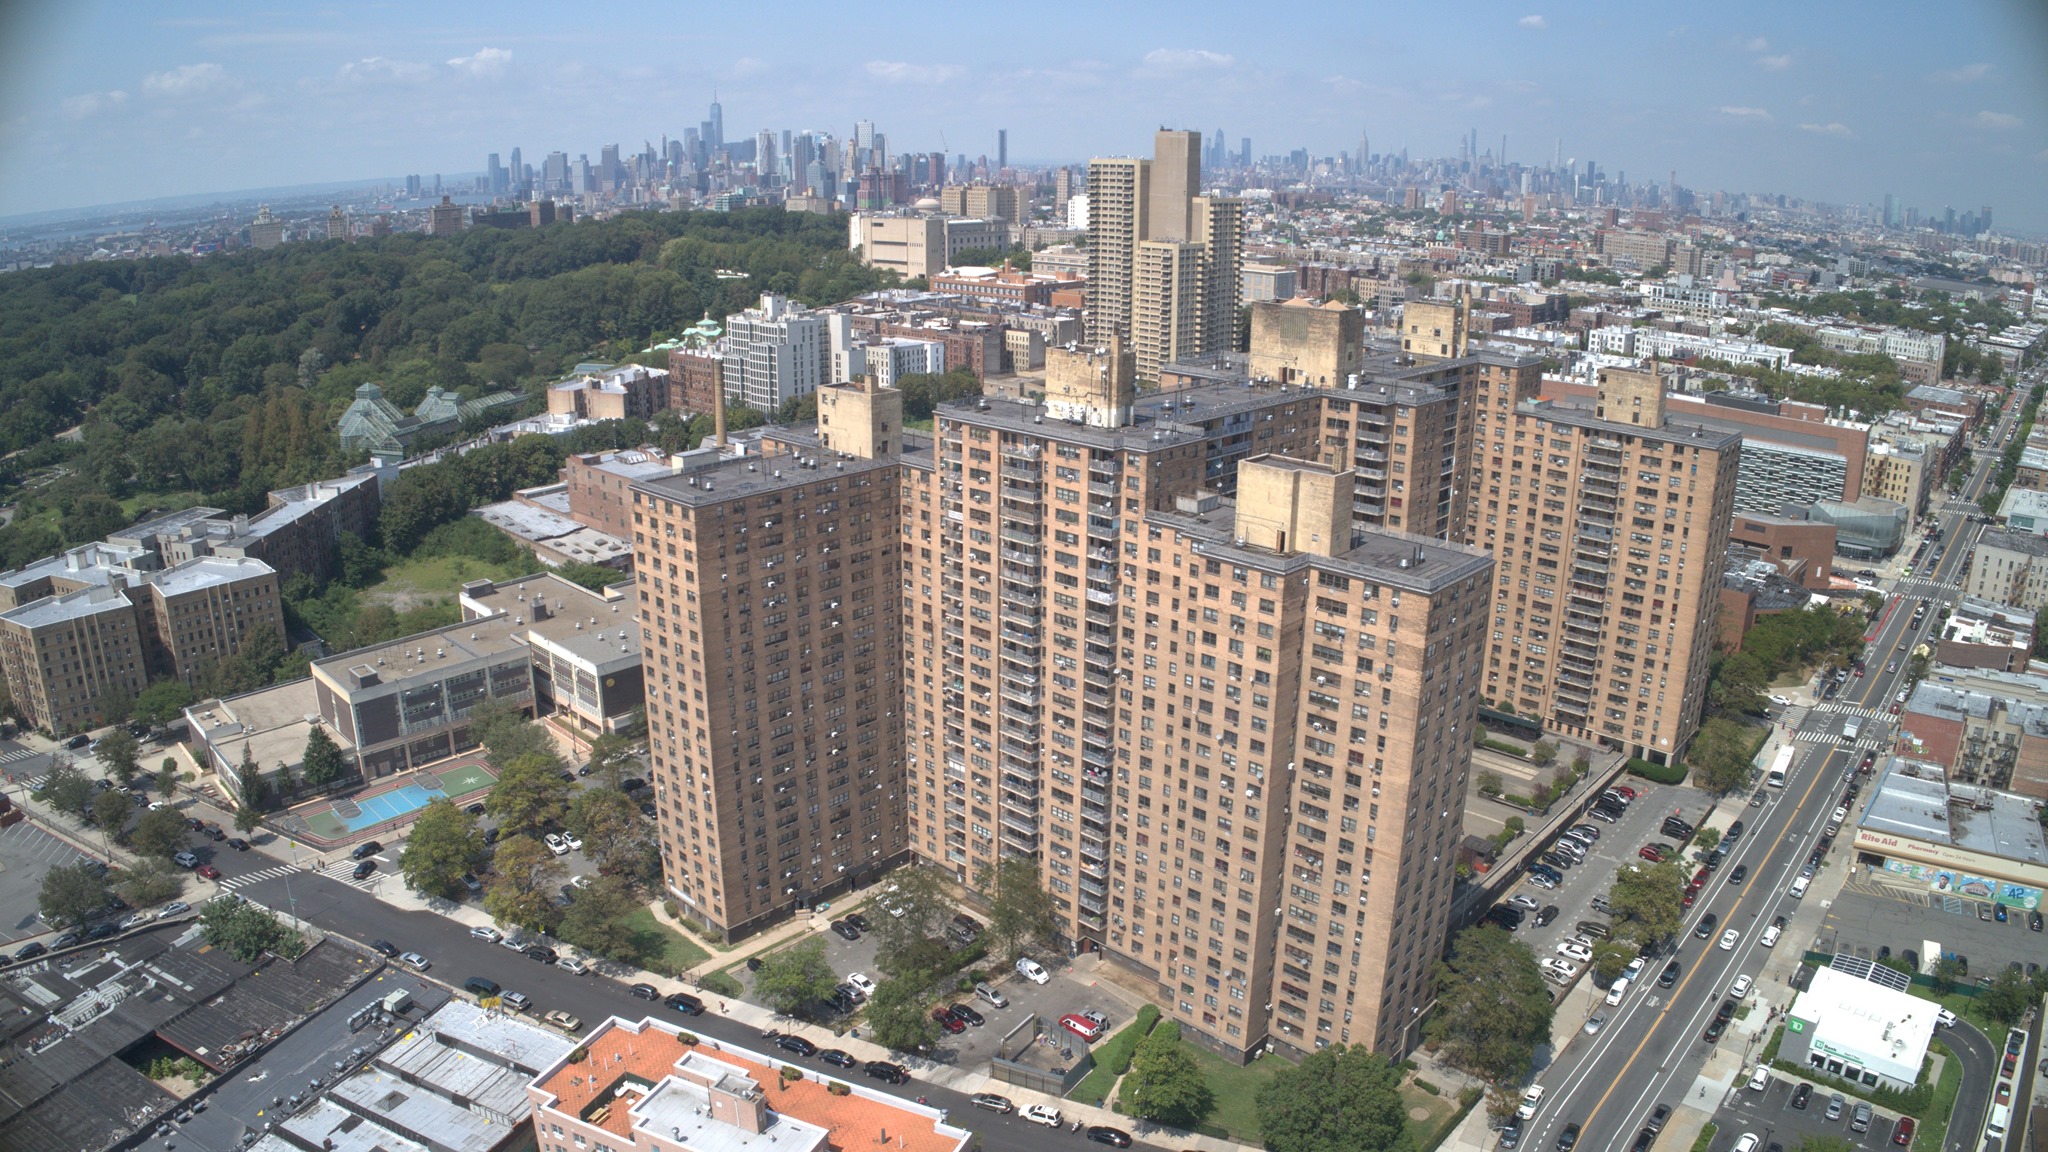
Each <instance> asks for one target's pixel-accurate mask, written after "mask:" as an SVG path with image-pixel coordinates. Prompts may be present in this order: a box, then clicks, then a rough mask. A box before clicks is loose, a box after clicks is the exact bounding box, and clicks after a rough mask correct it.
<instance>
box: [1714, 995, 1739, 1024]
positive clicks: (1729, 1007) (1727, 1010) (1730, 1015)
mask: <svg viewBox="0 0 2048 1152" xmlns="http://www.w3.org/2000/svg"><path fill="white" fill-rule="evenodd" d="M1734 1018H1735V1001H1733V1000H1723V1001H1721V1006H1720V1007H1719V1008H1716V1009H1714V1019H1716V1020H1732V1019H1734Z"/></svg>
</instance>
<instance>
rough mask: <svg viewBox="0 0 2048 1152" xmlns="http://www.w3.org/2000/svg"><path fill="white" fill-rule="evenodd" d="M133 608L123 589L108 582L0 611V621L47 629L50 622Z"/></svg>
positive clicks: (61, 622) (78, 618) (125, 610)
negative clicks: (8, 610) (107, 583)
mask: <svg viewBox="0 0 2048 1152" xmlns="http://www.w3.org/2000/svg"><path fill="white" fill-rule="evenodd" d="M134 610H135V607H134V604H133V602H132V601H130V600H129V599H128V593H127V591H126V590H124V589H121V588H115V587H113V586H112V585H98V586H95V587H91V588H80V589H79V590H78V591H76V592H65V593H62V594H60V595H56V596H45V597H43V598H42V599H40V600H31V601H29V602H28V603H26V604H24V605H22V606H21V607H19V608H16V609H14V610H13V611H11V612H5V613H0V620H5V621H7V622H8V623H10V624H18V625H20V626H21V627H23V628H47V627H49V626H50V625H52V624H63V623H66V622H68V621H72V620H84V619H87V618H88V617H92V616H98V615H101V614H103V613H109V612H133V611H134Z"/></svg>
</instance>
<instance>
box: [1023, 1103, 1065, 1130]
mask: <svg viewBox="0 0 2048 1152" xmlns="http://www.w3.org/2000/svg"><path fill="white" fill-rule="evenodd" d="M1022 1115H1023V1117H1024V1119H1026V1120H1029V1121H1031V1122H1032V1123H1033V1124H1043V1125H1045V1126H1046V1127H1047V1128H1057V1127H1059V1126H1060V1123H1061V1121H1060V1110H1059V1109H1057V1108H1055V1107H1053V1106H1052V1105H1050V1104H1026V1105H1025V1106H1024V1111H1023V1113H1022Z"/></svg>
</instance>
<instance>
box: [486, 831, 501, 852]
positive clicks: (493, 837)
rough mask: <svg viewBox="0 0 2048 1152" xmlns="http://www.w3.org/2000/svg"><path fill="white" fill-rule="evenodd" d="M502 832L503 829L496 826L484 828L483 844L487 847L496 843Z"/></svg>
mask: <svg viewBox="0 0 2048 1152" xmlns="http://www.w3.org/2000/svg"><path fill="white" fill-rule="evenodd" d="M504 834H505V833H504V832H503V831H501V830H499V829H497V828H486V829H484V846H485V847H486V848H488V847H490V846H491V845H493V844H496V843H497V842H498V839H499V837H501V836H503V835H504Z"/></svg>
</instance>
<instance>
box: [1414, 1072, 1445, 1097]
mask: <svg viewBox="0 0 2048 1152" xmlns="http://www.w3.org/2000/svg"><path fill="white" fill-rule="evenodd" d="M1415 1086H1416V1087H1417V1088H1420V1089H1422V1090H1423V1091H1424V1092H1427V1093H1429V1094H1430V1095H1431V1096H1441V1095H1443V1094H1444V1090H1443V1089H1441V1088H1439V1087H1437V1086H1436V1085H1434V1084H1431V1083H1430V1082H1429V1081H1427V1080H1424V1079H1423V1078H1422V1077H1420V1076H1417V1077H1416V1078H1415Z"/></svg>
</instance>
